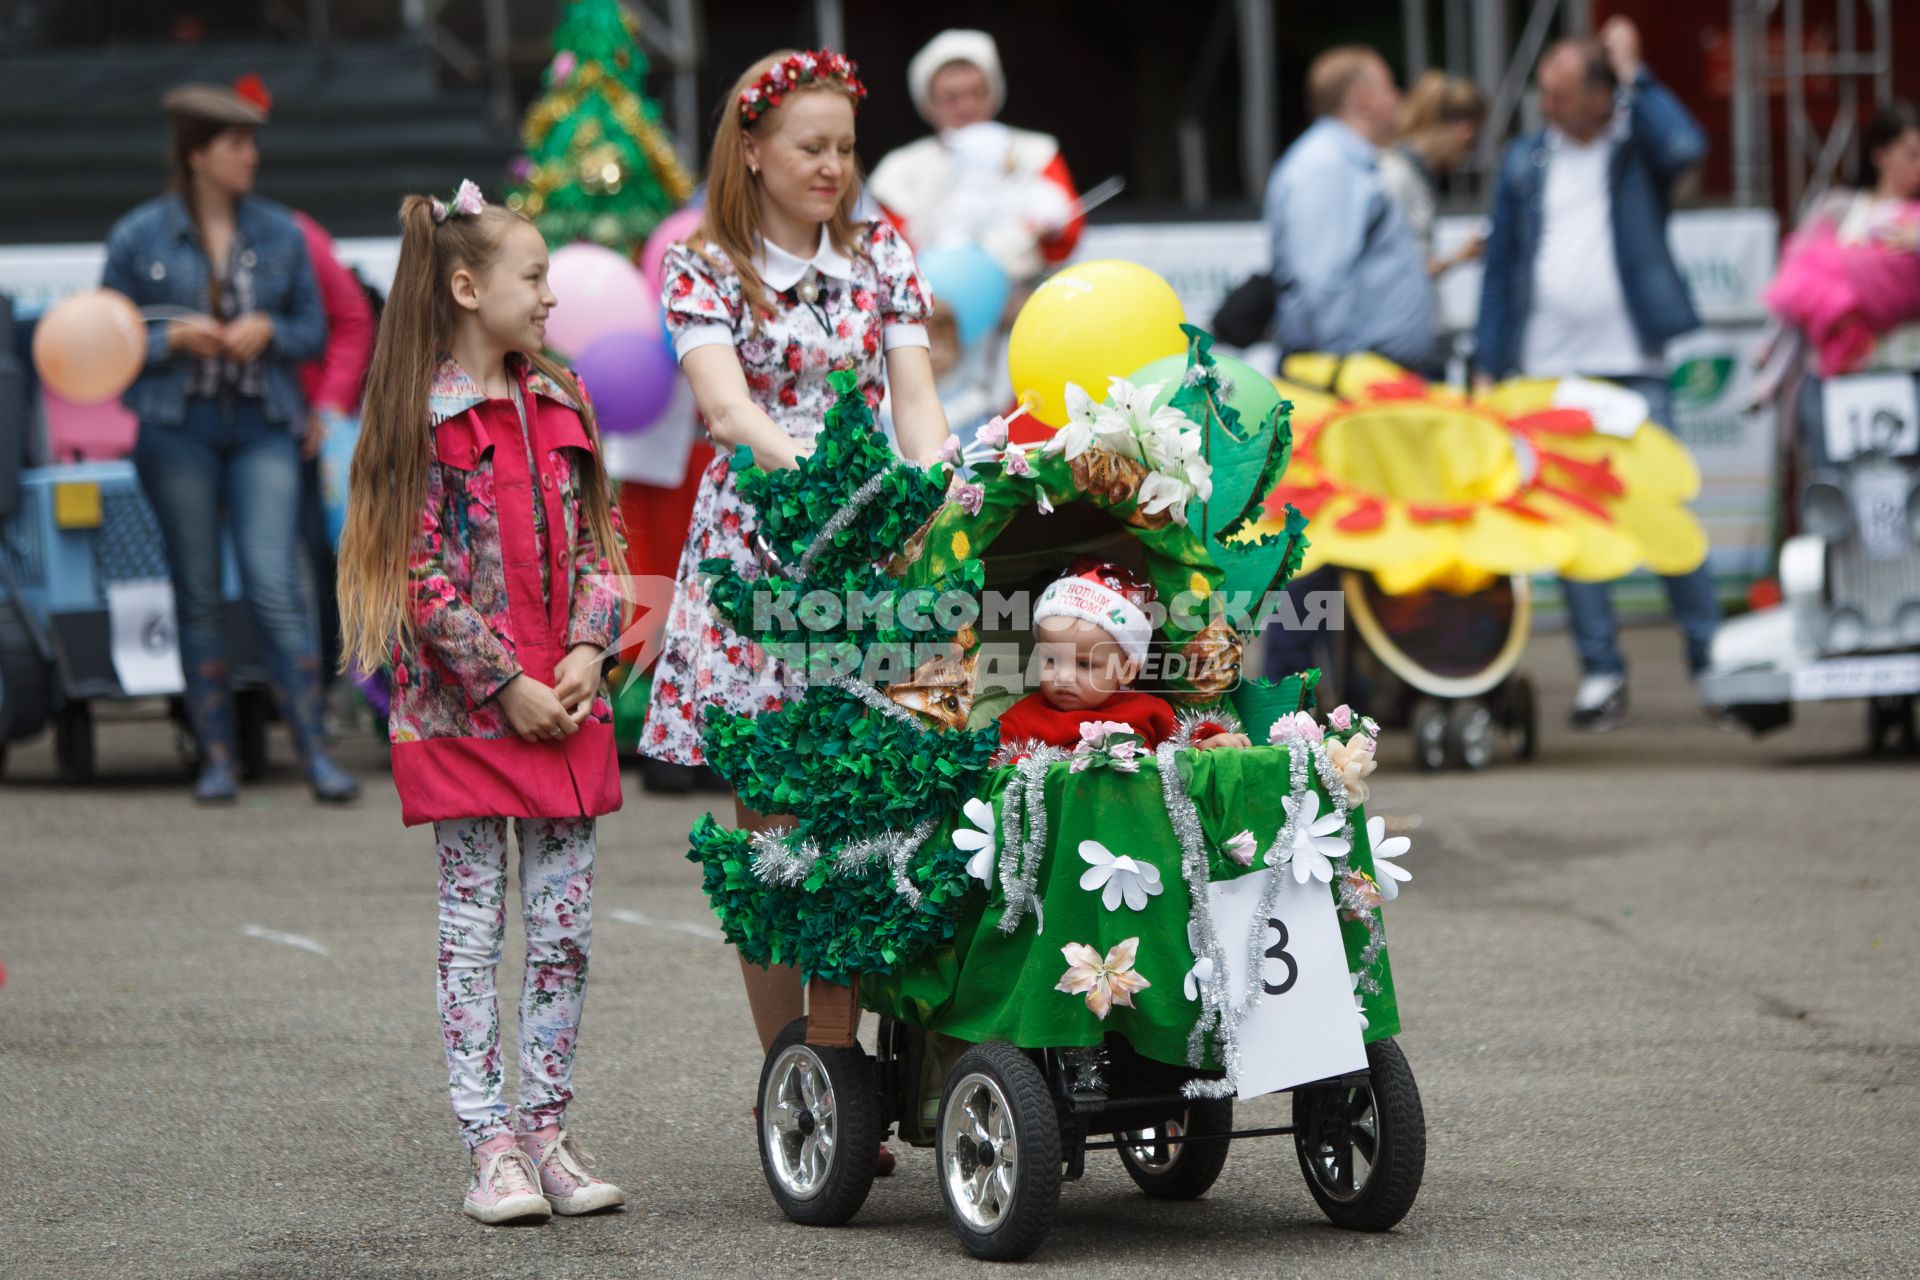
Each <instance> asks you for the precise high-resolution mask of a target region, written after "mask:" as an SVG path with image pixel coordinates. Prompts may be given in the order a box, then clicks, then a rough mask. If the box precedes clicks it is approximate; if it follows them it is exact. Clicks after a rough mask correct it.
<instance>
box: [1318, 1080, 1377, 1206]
mask: <svg viewBox="0 0 1920 1280" xmlns="http://www.w3.org/2000/svg"><path fill="white" fill-rule="evenodd" d="M1319 1107H1320V1113H1319V1115H1318V1117H1317V1118H1316V1122H1315V1124H1314V1126H1313V1131H1312V1133H1311V1135H1310V1136H1309V1137H1308V1138H1307V1140H1306V1141H1305V1142H1304V1143H1303V1144H1302V1145H1303V1146H1304V1147H1305V1149H1306V1155H1307V1165H1308V1167H1309V1168H1311V1169H1312V1170H1313V1180H1314V1181H1315V1182H1317V1183H1319V1184H1320V1189H1321V1190H1322V1191H1324V1192H1326V1193H1327V1196H1328V1198H1329V1199H1332V1200H1337V1201H1340V1202H1342V1203H1347V1202H1350V1201H1354V1200H1358V1199H1359V1198H1360V1197H1361V1196H1362V1195H1363V1194H1365V1192H1366V1189H1367V1183H1368V1181H1369V1180H1370V1179H1371V1178H1372V1177H1373V1165H1374V1161H1376V1160H1377V1159H1378V1158H1379V1155H1380V1120H1379V1112H1378V1111H1377V1109H1376V1108H1375V1107H1374V1102H1373V1088H1372V1086H1371V1085H1368V1086H1363V1087H1361V1088H1357V1089H1334V1090H1331V1091H1329V1092H1328V1094H1327V1095H1326V1097H1325V1099H1324V1100H1323V1101H1321V1102H1320V1103H1319Z"/></svg>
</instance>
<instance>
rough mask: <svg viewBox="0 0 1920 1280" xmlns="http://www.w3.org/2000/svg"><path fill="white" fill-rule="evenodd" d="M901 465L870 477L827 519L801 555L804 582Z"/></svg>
mask: <svg viewBox="0 0 1920 1280" xmlns="http://www.w3.org/2000/svg"><path fill="white" fill-rule="evenodd" d="M899 465H900V459H898V458H895V459H894V460H893V461H891V462H889V463H888V464H887V465H886V466H884V467H882V468H881V469H880V470H878V471H876V472H874V473H873V474H872V475H870V476H868V477H867V482H866V483H865V484H863V485H861V486H860V487H859V488H858V489H855V490H854V491H853V493H852V494H851V495H849V496H848V498H847V505H845V506H844V507H841V508H840V509H839V510H838V511H836V512H834V513H833V514H832V515H831V516H828V517H827V522H826V523H825V524H823V525H821V526H820V532H819V533H816V534H815V535H814V536H813V541H812V542H809V543H808V544H807V549H806V550H805V551H804V552H802V553H801V556H800V574H799V576H800V580H801V581H803V582H804V581H805V580H806V577H807V574H808V573H810V572H812V570H813V562H814V560H815V559H817V558H818V557H819V555H820V553H821V552H822V551H825V550H826V549H827V548H828V547H829V546H831V545H832V543H833V540H834V538H835V537H837V536H838V535H839V534H841V533H842V532H844V531H845V530H846V529H847V527H848V526H849V525H851V524H852V523H853V522H854V521H855V520H857V519H859V518H860V513H861V512H862V511H864V510H866V506H867V504H868V503H869V502H872V501H873V500H874V499H875V498H876V497H878V496H879V495H880V489H881V487H882V486H883V485H884V484H885V483H886V480H887V477H888V476H890V475H892V474H893V472H894V469H895V468H897V467H898V466H899Z"/></svg>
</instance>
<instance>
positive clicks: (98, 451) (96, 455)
mask: <svg viewBox="0 0 1920 1280" xmlns="http://www.w3.org/2000/svg"><path fill="white" fill-rule="evenodd" d="M40 399H41V403H42V404H43V405H45V406H46V410H47V453H48V455H49V456H50V457H52V458H53V460H54V461H56V462H80V461H84V460H96V461H104V460H108V459H114V458H124V457H126V456H127V455H128V454H129V453H132V452H133V441H134V438H135V437H136V436H138V435H139V434H140V423H139V422H138V421H137V420H136V419H135V418H134V416H133V415H132V414H131V413H128V412H127V410H126V408H125V406H123V405H122V404H121V403H120V402H119V401H118V400H102V401H100V402H99V403H97V404H79V403H77V402H75V401H72V400H69V399H67V398H66V397H65V396H63V395H61V394H60V393H59V392H57V391H55V390H54V389H53V388H52V387H49V386H46V385H45V384H42V385H41V387H40Z"/></svg>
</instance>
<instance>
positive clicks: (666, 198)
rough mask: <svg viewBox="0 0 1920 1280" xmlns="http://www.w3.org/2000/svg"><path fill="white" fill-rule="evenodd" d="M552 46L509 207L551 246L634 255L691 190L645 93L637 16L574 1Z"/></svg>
mask: <svg viewBox="0 0 1920 1280" xmlns="http://www.w3.org/2000/svg"><path fill="white" fill-rule="evenodd" d="M553 49H554V55H553V62H552V64H551V65H550V66H549V67H548V68H547V71H546V74H545V76H544V77H543V79H544V82H545V85H546V91H545V92H544V93H542V94H541V96H540V97H539V98H538V99H537V100H536V101H535V102H534V104H533V106H532V107H530V108H529V109H528V111H527V117H526V121H525V123H524V125H523V126H522V130H521V136H522V139H523V142H524V144H525V146H526V154H525V155H524V156H523V157H521V158H520V159H519V160H517V161H515V173H514V179H515V182H516V184H517V185H516V186H515V188H514V190H513V192H512V194H511V195H510V196H509V197H508V203H509V204H511V205H513V207H514V208H516V209H519V210H521V211H522V212H523V213H525V214H526V215H527V216H528V217H530V218H532V219H533V220H534V222H535V223H536V224H537V225H538V226H539V228H540V232H541V234H542V235H544V236H546V238H547V242H548V243H549V244H554V245H561V244H570V243H572V242H574V241H576V240H591V241H593V242H594V243H596V244H602V245H605V246H606V247H608V248H609V249H614V250H617V251H619V252H621V253H625V254H628V255H632V254H634V253H636V252H638V251H639V248H640V246H641V244H642V243H643V242H644V241H645V240H646V238H647V234H648V233H649V232H650V231H652V230H653V228H654V227H655V226H656V225H658V223H659V222H660V220H661V219H662V218H664V217H666V216H667V215H668V214H669V213H672V212H673V211H674V210H675V209H677V208H679V207H680V206H681V205H682V204H684V203H686V200H687V197H688V196H689V195H691V194H692V192H693V180H692V178H690V177H689V176H688V175H687V171H686V170H685V168H683V167H682V166H681V164H680V160H679V157H677V156H676V155H675V154H674V151H673V146H672V144H671V143H670V142H669V141H668V140H667V137H666V134H665V133H664V132H663V131H662V129H661V127H660V123H659V121H660V108H659V105H658V104H656V103H655V102H653V101H652V100H650V99H649V98H648V97H647V96H646V94H645V93H644V92H643V85H644V84H645V82H646V78H647V56H646V54H645V53H643V52H641V49H640V45H639V42H638V40H637V39H636V38H635V27H634V22H633V19H632V17H630V16H629V15H628V14H627V12H626V11H625V9H623V8H622V7H621V5H620V2H619V0H568V4H567V7H566V9H565V10H564V12H563V13H562V14H561V18H560V25H559V26H558V27H556V28H555V30H554V33H553Z"/></svg>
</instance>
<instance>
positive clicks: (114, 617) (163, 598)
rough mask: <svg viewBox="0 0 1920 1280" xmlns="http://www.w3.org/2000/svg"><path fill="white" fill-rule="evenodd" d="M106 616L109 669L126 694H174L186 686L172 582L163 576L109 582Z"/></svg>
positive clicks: (134, 696)
mask: <svg viewBox="0 0 1920 1280" xmlns="http://www.w3.org/2000/svg"><path fill="white" fill-rule="evenodd" d="M107 621H108V628H109V633H110V637H111V642H112V653H113V673H114V674H115V675H116V676H118V677H120V688H121V689H122V690H123V691H124V692H125V693H126V694H127V696H128V697H133V698H141V697H147V696H149V695H152V694H161V693H179V692H180V691H181V690H182V689H184V688H186V687H187V681H186V677H185V675H184V674H183V673H182V671H181V670H180V634H179V632H178V631H177V630H176V629H175V627H174V614H173V584H172V583H170V582H168V581H167V579H165V578H141V579H136V580H133V581H129V582H109V583H108V584H107Z"/></svg>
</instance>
